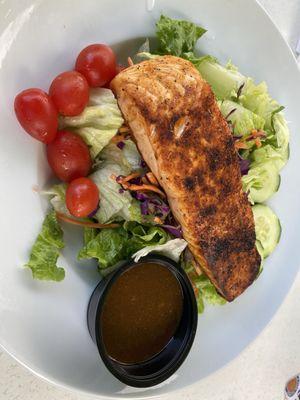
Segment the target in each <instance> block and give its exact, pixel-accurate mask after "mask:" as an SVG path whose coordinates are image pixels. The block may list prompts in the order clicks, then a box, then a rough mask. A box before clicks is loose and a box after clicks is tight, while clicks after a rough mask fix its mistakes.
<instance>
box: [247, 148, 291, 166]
mask: <svg viewBox="0 0 300 400" xmlns="http://www.w3.org/2000/svg"><path fill="white" fill-rule="evenodd" d="M250 158H251V161H253V163H255V164H258V163H263V162H268V161H272V162H273V164H274V165H275V166H276V168H277V169H278V171H280V170H281V169H282V168H283V167H284V165H285V164H286V162H287V160H288V158H289V146H287V147H286V148H285V149H284V148H276V147H274V146H272V145H270V144H266V145H264V146H263V147H260V148H259V149H256V150H254V151H253V152H252V153H251V154H250Z"/></svg>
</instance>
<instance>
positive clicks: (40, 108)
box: [14, 88, 58, 143]
mask: <svg viewBox="0 0 300 400" xmlns="http://www.w3.org/2000/svg"><path fill="white" fill-rule="evenodd" d="M14 106H15V113H16V116H17V118H18V121H19V122H20V124H21V126H22V128H23V129H24V130H25V131H26V132H27V133H29V135H31V136H33V137H34V138H35V139H37V140H39V141H40V142H43V143H50V142H52V140H53V139H54V138H55V136H56V132H57V126H58V119H57V118H58V113H57V110H56V108H55V106H54V104H53V102H52V100H51V98H50V97H49V96H48V95H47V93H45V92H43V91H42V90H41V89H35V88H33V89H26V90H23V92H21V93H19V94H18V95H17V96H16V98H15V104H14Z"/></svg>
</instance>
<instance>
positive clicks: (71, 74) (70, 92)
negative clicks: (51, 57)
mask: <svg viewBox="0 0 300 400" xmlns="http://www.w3.org/2000/svg"><path fill="white" fill-rule="evenodd" d="M49 95H50V97H51V98H52V100H53V103H54V104H55V106H56V108H57V110H58V111H59V112H60V113H61V114H63V115H67V116H74V115H78V114H80V113H81V112H82V111H83V110H84V108H85V106H86V105H87V103H88V101H89V85H88V82H87V80H86V79H85V77H84V76H83V75H82V74H80V73H79V72H77V71H67V72H63V73H62V74H60V75H58V76H57V77H56V78H55V79H54V80H53V81H52V83H51V86H50V89H49Z"/></svg>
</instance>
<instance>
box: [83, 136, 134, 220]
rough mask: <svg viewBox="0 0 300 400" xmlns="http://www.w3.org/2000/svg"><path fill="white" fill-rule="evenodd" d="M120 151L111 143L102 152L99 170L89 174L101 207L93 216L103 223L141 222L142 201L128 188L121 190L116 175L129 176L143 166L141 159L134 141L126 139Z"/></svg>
mask: <svg viewBox="0 0 300 400" xmlns="http://www.w3.org/2000/svg"><path fill="white" fill-rule="evenodd" d="M124 143H125V146H124V148H123V149H122V150H120V149H119V148H118V147H117V146H116V145H115V144H113V143H110V144H109V145H108V146H107V147H106V148H105V149H104V150H103V151H102V152H101V154H100V162H99V164H98V169H97V170H96V171H95V172H94V173H93V174H92V175H90V178H91V179H92V180H93V181H94V182H95V183H96V185H97V186H98V188H99V192H100V207H99V210H98V212H97V213H96V215H95V216H94V218H96V219H97V220H98V221H99V222H100V223H106V222H108V221H111V220H112V219H114V220H115V219H120V220H125V221H132V220H135V221H139V222H140V221H141V218H142V217H141V210H140V206H139V203H138V202H137V200H135V199H134V198H133V197H132V196H131V194H130V193H129V191H124V190H122V188H121V186H120V185H119V184H118V183H117V182H116V179H115V177H117V176H119V175H125V176H126V175H128V174H130V173H131V172H132V171H135V170H137V169H139V168H140V165H141V158H140V155H139V153H138V151H137V148H136V146H135V144H134V143H133V142H132V141H131V140H126V141H125V142H124Z"/></svg>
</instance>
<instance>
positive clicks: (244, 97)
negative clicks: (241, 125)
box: [239, 78, 279, 129]
mask: <svg viewBox="0 0 300 400" xmlns="http://www.w3.org/2000/svg"><path fill="white" fill-rule="evenodd" d="M239 102H240V103H241V104H242V105H243V106H244V107H246V108H247V109H248V110H251V111H252V112H254V113H255V114H257V115H259V116H261V117H262V118H263V119H264V120H265V122H266V125H265V128H266V129H271V116H272V113H273V112H274V111H275V110H276V109H278V108H279V104H278V103H277V101H275V100H273V99H272V98H271V96H270V95H269V93H268V87H267V85H266V83H265V82H261V83H260V84H259V85H255V84H254V82H253V80H252V79H251V78H247V80H246V82H245V85H244V87H243V90H242V92H241V96H240V97H239Z"/></svg>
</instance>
